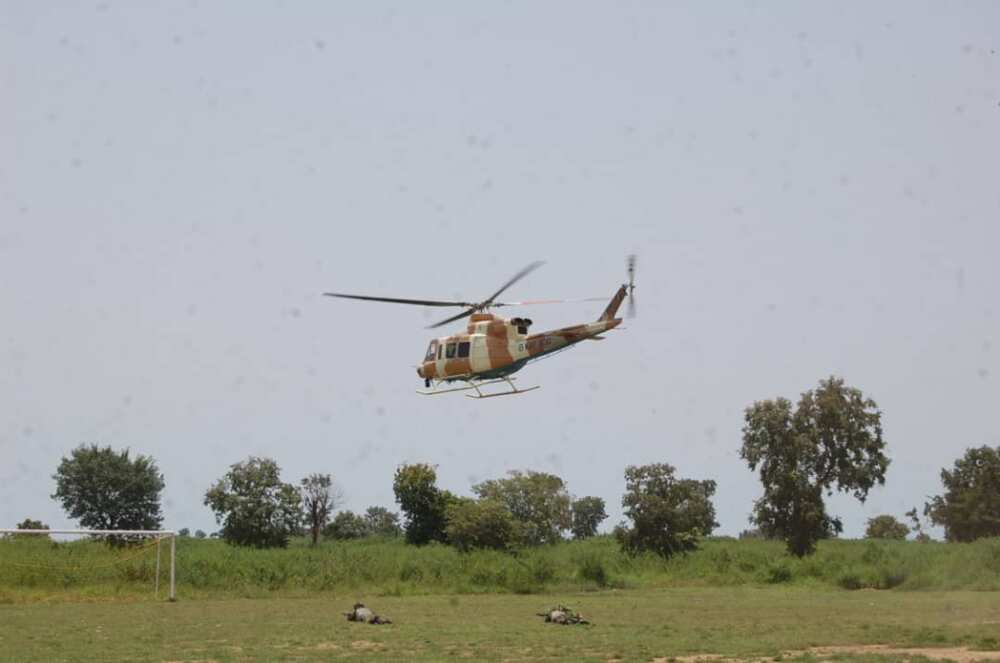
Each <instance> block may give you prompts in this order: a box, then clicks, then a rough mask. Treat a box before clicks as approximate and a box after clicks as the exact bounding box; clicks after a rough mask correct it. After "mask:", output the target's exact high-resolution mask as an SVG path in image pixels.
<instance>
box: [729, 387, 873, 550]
mask: <svg viewBox="0 0 1000 663" xmlns="http://www.w3.org/2000/svg"><path fill="white" fill-rule="evenodd" d="M884 449H885V442H884V441H883V440H882V415H881V412H879V410H878V406H877V405H876V404H875V401H873V400H871V399H870V398H865V397H864V396H863V395H862V393H861V392H860V391H859V390H857V389H855V388H853V387H847V386H845V385H844V381H843V380H841V379H839V378H834V377H831V378H829V379H827V380H820V383H819V386H818V387H817V388H816V389H815V390H813V391H807V392H805V393H804V394H802V396H801V398H800V399H799V403H798V405H797V406H796V408H795V410H794V411H793V410H792V404H791V402H790V401H789V400H787V399H785V398H777V399H775V400H773V401H758V402H756V403H754V404H753V406H752V407H749V408H747V409H746V413H745V425H744V427H743V446H742V448H741V449H740V457H742V458H743V459H744V460H746V461H747V464H748V465H749V466H750V469H751V470H757V468H758V467H759V468H760V479H761V483H763V484H764V495H763V497H761V498H760V499H758V500H757V501H756V502H755V503H754V515H753V522H754V523H755V524H756V525H757V526H758V527H759V528H760V530H761V532H763V533H764V535H765V536H767V537H768V538H780V539H783V540H784V541H785V542H786V544H787V546H788V550H789V552H791V553H792V554H794V555H797V556H799V557H802V556H804V555H807V554H811V553H812V552H813V551H814V550H815V548H816V542H817V541H818V540H820V539H824V538H829V537H831V536H835V535H836V534H837V533H839V532H840V531H841V530H842V526H841V523H840V520H839V519H837V518H833V517H831V516H829V515H828V514H827V513H826V506H825V504H824V502H823V493H824V491H825V492H827V493H829V492H831V491H832V490H834V489H836V490H839V491H843V492H846V493H851V494H852V495H854V497H855V498H857V499H859V500H861V501H862V502H863V501H864V500H865V497H866V496H867V495H868V491H869V490H870V489H871V488H872V487H873V486H874V485H875V484H876V483H878V484H882V483H885V471H886V468H887V467H888V466H889V459H888V458H887V457H886V456H885V454H884V453H883V450H884Z"/></svg>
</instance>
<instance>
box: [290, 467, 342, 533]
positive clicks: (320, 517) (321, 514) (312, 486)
mask: <svg viewBox="0 0 1000 663" xmlns="http://www.w3.org/2000/svg"><path fill="white" fill-rule="evenodd" d="M299 495H300V496H301V497H302V509H303V511H304V512H305V514H306V517H305V522H306V526H308V527H309V533H310V535H311V536H312V544H313V545H316V544H317V543H318V542H319V533H320V532H321V531H323V528H324V527H325V526H326V523H327V522H328V521H329V520H330V514H331V513H332V512H333V510H334V509H335V508H336V507H337V504H338V503H339V502H340V500H341V494H340V491H339V490H337V489H336V488H335V487H334V485H333V479H332V478H331V477H330V475H329V474H310V475H309V476H307V477H306V478H305V479H303V480H302V485H301V486H299Z"/></svg>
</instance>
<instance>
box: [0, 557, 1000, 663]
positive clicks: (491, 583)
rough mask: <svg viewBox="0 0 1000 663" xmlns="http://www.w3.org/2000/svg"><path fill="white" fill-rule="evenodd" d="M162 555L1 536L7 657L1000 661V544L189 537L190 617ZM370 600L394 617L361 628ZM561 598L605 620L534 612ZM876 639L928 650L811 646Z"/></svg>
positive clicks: (183, 566) (181, 565)
mask: <svg viewBox="0 0 1000 663" xmlns="http://www.w3.org/2000/svg"><path fill="white" fill-rule="evenodd" d="M154 552H155V549H154V548H148V549H136V548H124V549H116V548H109V547H108V546H106V545H103V544H101V543H98V542H90V541H77V542H75V543H70V544H66V543H59V544H57V543H54V542H52V541H49V540H48V539H45V538H35V539H30V538H23V537H19V538H8V539H4V540H0V661H2V662H3V663H7V662H8V661H77V660H79V661H83V660H87V661H91V660H107V661H189V662H193V661H219V662H222V661H320V660H331V659H338V658H365V659H371V660H397V661H398V660H404V661H405V660H447V659H451V658H469V659H472V660H512V661H514V660H538V659H551V660H556V659H560V660H567V659H568V660H594V661H609V660H630V661H631V660H636V661H653V660H664V661H666V660H669V659H671V658H677V659H679V660H684V658H683V657H690V656H694V655H705V654H711V655H719V656H725V657H731V658H741V659H742V658H755V657H764V656H766V657H769V660H773V659H774V658H775V657H778V658H783V659H789V658H796V659H801V660H807V661H808V660H818V659H824V660H825V659H827V658H835V659H852V660H854V659H857V660H875V661H883V660H886V659H899V660H904V659H905V660H920V659H921V656H926V657H935V656H939V655H940V654H941V653H942V652H945V653H947V654H948V655H949V656H951V657H952V658H956V659H960V660H973V658H970V656H978V657H987V656H988V657H992V660H1000V592H998V591H996V590H998V589H1000V540H997V539H993V540H983V541H978V542H976V543H974V544H944V543H935V544H918V543H913V542H872V541H824V542H821V544H820V547H819V551H818V552H817V554H816V555H814V556H812V557H809V558H805V559H802V560H799V559H795V558H792V557H789V556H787V555H786V554H785V552H784V550H783V547H782V545H781V544H780V543H776V542H770V541H754V540H750V541H734V540H731V539H710V540H707V541H705V542H704V543H703V545H702V548H701V549H700V550H699V551H697V552H695V553H693V554H690V555H684V556H677V557H675V558H672V559H670V560H662V559H660V558H658V557H655V556H638V557H629V556H627V555H623V554H622V553H621V552H620V551H619V550H618V548H617V546H616V545H615V543H614V541H612V540H611V539H609V538H607V537H603V538H598V539H596V540H591V541H584V542H567V543H563V544H558V545H553V546H545V547H542V548H537V549H531V550H526V551H523V552H521V553H519V554H517V555H509V554H503V553H496V552H489V551H479V552H474V553H471V554H463V553H458V552H456V551H455V550H453V549H451V548H448V547H446V546H425V547H421V548H416V547H412V546H407V545H405V544H404V543H402V542H401V541H378V540H370V541H355V542H349V543H339V542H330V543H326V544H324V545H321V546H319V547H316V548H312V547H309V546H307V545H305V544H304V542H302V541H297V542H295V544H294V545H293V546H292V547H290V548H289V549H287V550H263V551H261V550H251V549H241V548H233V547H230V546H228V545H226V544H225V543H222V542H221V541H211V540H207V541H206V540H194V539H182V540H180V541H178V551H177V557H178V568H177V578H178V597H179V599H180V600H179V601H178V602H177V603H168V602H166V601H164V600H162V599H163V597H164V596H165V593H164V590H163V585H164V584H165V582H166V566H165V565H164V568H163V572H162V580H161V594H160V600H156V599H154V597H153V592H152V585H153V578H154V569H155V561H154V560H155V554H154ZM355 600H362V601H364V602H365V603H367V604H369V605H370V606H372V607H373V608H374V609H375V610H376V611H378V612H379V613H381V614H384V615H388V616H389V617H391V618H392V619H393V620H394V621H395V623H394V624H392V625H391V626H369V625H364V624H353V623H348V622H347V621H346V620H345V619H344V617H343V616H342V614H341V613H342V612H343V611H345V610H347V609H348V608H349V607H350V606H351V604H352V603H353V602H354V601H355ZM557 603H566V604H568V605H570V606H572V607H573V608H575V609H577V610H580V611H581V612H583V613H584V614H585V615H586V616H587V617H588V618H589V619H591V620H592V621H593V625H591V626H579V627H563V626H554V625H546V624H544V623H543V622H542V620H541V619H540V618H539V617H536V616H535V613H536V612H539V611H542V610H545V609H547V608H549V607H551V606H552V605H555V604H557ZM873 644H883V645H891V646H894V647H897V648H899V647H903V648H907V647H909V648H912V647H930V648H931V649H927V650H926V651H923V652H915V651H906V652H904V651H894V652H893V651H887V650H880V651H877V652H875V651H863V652H862V651H856V650H854V649H850V650H837V651H821V650H816V649H814V648H817V647H830V646H849V647H851V648H856V647H859V646H863V645H873ZM956 647H964V648H972V649H973V650H976V651H978V652H979V653H978V654H975V655H971V654H969V652H967V651H965V652H963V651H959V650H954V651H949V650H948V649H947V648H956Z"/></svg>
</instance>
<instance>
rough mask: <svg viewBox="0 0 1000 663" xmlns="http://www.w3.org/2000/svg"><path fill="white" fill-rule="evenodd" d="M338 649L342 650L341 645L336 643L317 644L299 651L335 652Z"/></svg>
mask: <svg viewBox="0 0 1000 663" xmlns="http://www.w3.org/2000/svg"><path fill="white" fill-rule="evenodd" d="M336 649H340V645H338V644H337V643H336V642H317V643H316V644H314V645H309V646H308V647H299V651H334V650H336Z"/></svg>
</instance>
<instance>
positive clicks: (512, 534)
mask: <svg viewBox="0 0 1000 663" xmlns="http://www.w3.org/2000/svg"><path fill="white" fill-rule="evenodd" d="M742 433H743V443H742V446H741V448H740V450H739V453H740V457H741V458H742V459H743V460H744V461H745V462H746V463H747V466H748V467H749V469H750V470H751V471H754V472H757V473H758V475H759V477H760V481H761V485H762V488H763V494H762V495H761V497H760V498H758V499H757V500H755V501H754V502H753V503H752V504H747V505H746V507H747V510H748V512H749V513H750V523H751V525H752V526H753V528H752V529H749V530H746V531H745V532H743V533H742V534H740V539H746V540H747V541H748V542H750V541H755V540H760V541H765V542H768V545H772V544H771V542H772V541H784V543H785V545H786V548H787V550H788V552H789V553H791V554H792V555H794V556H797V557H800V558H803V557H806V556H808V555H811V554H812V553H813V552H814V551H815V550H816V547H817V545H818V543H819V542H821V541H823V540H829V539H833V538H835V537H836V536H837V535H838V534H839V533H840V532H841V531H842V525H841V522H840V519H839V518H838V517H837V516H836V515H833V514H830V513H828V512H827V511H826V503H825V497H826V496H829V495H830V494H832V493H833V492H834V491H840V492H845V493H848V494H850V495H852V496H853V497H855V498H856V499H858V500H860V501H864V500H865V498H866V497H867V495H868V492H869V491H870V489H871V488H873V487H874V486H876V485H880V484H883V483H884V482H885V477H886V471H887V469H888V467H889V464H890V459H889V458H888V457H887V456H886V455H885V450H886V443H885V440H883V438H882V412H881V411H880V410H879V409H878V406H877V405H876V403H875V402H874V401H873V400H872V399H871V398H868V397H867V396H865V395H864V394H863V393H862V392H861V391H860V390H859V389H856V388H854V387H850V386H848V385H846V384H845V383H844V381H843V380H842V379H840V378H837V377H830V378H827V379H824V380H820V381H819V384H818V385H817V386H816V387H815V388H814V389H812V390H810V391H806V392H804V393H802V394H801V395H800V397H799V400H798V402H797V403H796V404H795V405H794V406H793V403H792V401H791V400H789V399H786V398H781V397H778V398H775V399H772V400H763V401H756V402H754V403H753V404H752V405H751V406H750V407H747V408H746V410H745V412H744V426H743V430H742ZM624 472H625V484H626V489H625V493H624V494H623V495H622V496H621V506H622V507H623V509H622V512H623V515H624V517H625V520H624V521H622V522H620V523H618V524H617V526H616V527H615V528H614V537H613V540H615V541H617V543H618V545H619V548H620V552H622V553H624V554H626V555H631V556H633V557H635V558H636V559H637V560H638V559H642V558H643V556H644V555H647V554H649V553H654V554H655V555H658V556H659V557H660V558H662V559H663V560H666V559H669V558H671V557H673V556H675V555H678V554H686V553H690V552H693V551H696V550H698V548H699V546H700V545H701V543H702V541H704V540H705V538H706V537H709V536H710V535H711V534H712V532H713V531H714V530H715V528H716V527H718V523H717V522H716V521H715V505H714V504H713V501H712V500H713V497H714V495H715V489H716V482H715V480H714V479H712V478H698V479H691V478H684V477H681V476H677V474H676V469H675V468H674V467H673V466H672V465H670V464H668V463H665V462H659V463H650V464H647V465H641V466H628V467H626V468H624ZM53 478H54V479H55V480H56V492H55V494H54V495H53V498H55V499H57V500H59V501H60V502H61V503H62V505H63V508H64V509H65V510H66V512H67V514H68V515H69V516H70V517H71V518H74V519H76V520H78V521H79V522H80V524H81V525H83V526H84V527H89V528H101V529H115V528H118V529H121V528H129V529H154V528H158V527H159V526H160V525H161V523H162V520H163V515H162V512H161V507H160V496H161V493H162V491H163V488H164V479H163V476H162V475H161V474H160V473H159V471H158V469H157V466H156V462H155V460H154V459H152V458H151V457H148V456H142V455H136V456H131V455H130V452H129V450H127V449H126V450H124V451H115V450H113V449H111V447H104V448H100V447H98V446H97V445H90V446H87V445H81V446H80V447H78V448H77V449H74V450H73V451H72V453H71V454H70V455H69V457H64V458H63V459H62V460H61V463H60V464H59V466H58V468H57V470H56V473H55V475H54V476H53ZM387 479H388V477H387ZM941 479H942V483H943V484H944V487H945V492H944V494H943V495H939V496H934V497H932V498H930V501H929V502H928V503H926V504H925V505H924V509H923V515H924V516H925V517H926V518H928V519H929V521H930V522H932V523H934V524H936V525H941V526H943V527H944V529H945V536H946V538H947V540H948V541H951V542H969V541H974V540H976V539H978V538H985V537H997V536H1000V447H998V448H996V449H993V448H990V447H987V446H983V447H980V448H971V449H968V450H967V451H966V453H965V456H964V457H962V458H960V459H958V460H956V461H955V464H954V467H953V468H952V469H950V470H949V469H945V470H942V472H941ZM392 488H393V493H394V496H395V500H396V504H397V505H398V507H399V509H400V511H401V515H402V517H400V515H399V514H397V513H394V512H392V511H390V510H389V509H387V508H385V507H382V506H373V507H370V508H368V510H367V511H366V512H365V513H364V514H360V513H357V514H356V513H354V512H352V511H347V510H340V511H338V510H337V509H338V507H339V506H340V504H341V502H343V497H342V494H341V492H340V490H339V489H338V488H337V486H336V484H335V483H334V481H333V477H332V476H331V475H330V474H321V473H314V474H310V475H309V476H307V477H305V478H303V479H301V480H300V481H299V483H297V484H296V483H287V482H285V480H284V479H283V478H282V477H281V469H280V467H279V465H278V462H277V461H276V460H275V459H272V458H258V457H254V456H251V457H249V458H247V459H246V460H244V461H241V462H237V463H234V464H233V465H231V466H230V468H229V471H228V472H227V473H226V474H225V475H223V476H222V477H221V478H220V479H219V480H218V481H216V482H215V483H214V484H213V485H211V486H209V487H208V488H207V490H206V491H205V493H204V494H203V501H204V504H205V505H206V506H208V507H209V508H210V509H211V510H212V511H213V512H214V513H215V517H216V521H217V523H218V524H219V525H220V526H221V529H220V530H219V531H218V532H215V533H213V534H212V535H211V537H210V538H213V539H214V538H221V539H222V540H223V541H224V542H225V543H227V544H231V545H234V546H241V547H252V548H261V549H271V548H283V547H286V546H288V545H289V543H290V542H291V541H293V540H295V541H296V542H298V537H301V536H303V535H304V534H308V537H309V541H310V543H311V545H312V546H313V547H317V548H321V551H320V552H322V553H325V554H333V553H331V551H335V550H339V548H331V547H330V546H329V545H326V546H323V545H321V544H323V543H324V542H326V543H328V542H330V541H331V540H332V541H351V540H357V539H367V538H372V537H378V538H381V539H393V538H396V537H399V536H400V535H402V538H403V539H404V540H405V542H406V543H407V544H411V545H414V546H425V545H432V544H446V545H451V546H452V547H453V548H455V549H456V550H458V551H460V552H462V553H465V554H473V553H476V552H481V553H483V554H496V553H504V554H507V555H509V556H510V559H509V560H508V563H509V564H510V565H513V566H511V568H522V567H523V563H524V560H526V559H548V557H549V556H551V555H552V554H555V553H552V552H551V551H549V550H546V548H547V547H551V546H557V547H560V549H561V547H563V546H564V544H565V543H566V541H567V540H568V539H569V537H570V536H572V537H573V539H575V540H578V541H583V540H586V539H588V538H592V537H594V536H595V535H596V533H597V530H598V526H599V525H600V524H601V522H603V521H604V520H605V519H606V518H607V512H606V509H605V503H604V500H603V499H602V498H600V497H594V496H586V497H580V498H576V497H575V496H574V495H573V494H572V493H571V492H570V490H569V487H568V484H567V482H566V481H564V480H563V479H562V478H561V477H559V476H556V475H554V474H551V473H547V472H538V471H534V470H530V469H528V470H510V471H508V472H507V474H506V476H503V477H500V478H495V479H487V480H485V481H481V482H479V483H476V484H474V485H472V486H471V487H470V491H471V493H472V494H473V495H474V497H465V496H459V495H456V494H455V493H452V492H451V491H449V490H447V489H444V488H441V487H439V486H438V485H437V468H436V466H435V465H432V464H429V463H415V464H405V465H401V466H399V467H397V468H396V471H395V474H394V476H393V479H392ZM906 517H907V518H909V519H910V522H911V523H912V526H911V527H908V526H907V525H905V524H903V523H901V522H899V521H898V520H897V519H896V517H895V516H893V515H891V514H883V515H880V516H877V517H875V518H873V519H871V520H870V521H869V523H868V529H867V532H866V537H867V538H869V539H893V540H902V539H905V538H906V537H907V536H908V534H909V533H910V532H913V534H914V538H915V539H916V540H917V541H922V542H926V541H929V540H930V537H929V536H928V535H927V533H926V531H925V530H924V522H923V521H922V520H921V518H920V516H919V515H918V512H917V509H916V507H914V508H913V509H912V510H910V511H908V512H907V513H906ZM35 522H36V521H32V520H31V519H27V520H25V521H24V523H22V526H24V525H26V524H32V523H35ZM38 524H39V525H41V524H40V523H38ZM181 536H182V537H183V538H184V539H185V540H186V541H185V543H186V545H191V543H190V541H191V540H192V537H191V535H190V530H189V529H187V528H185V529H183V530H182V531H181ZM205 536H206V535H205V533H204V532H202V531H201V530H198V531H196V532H195V533H194V539H195V540H198V539H204V538H205ZM602 541H604V543H601V544H596V543H595V544H594V545H595V546H597V545H600V546H605V547H606V546H608V545H612V543H610V542H611V541H612V539H611V538H608V537H605V538H604V539H602ZM112 542H114V541H112ZM119 542H123V543H124V541H119ZM199 545H200V544H199ZM213 545H214V544H213ZM297 545H298V543H297ZM365 545H368V543H366V544H365ZM393 545H401V544H399V543H397V544H393ZM600 549H601V550H604V548H600ZM234 554H236V553H234ZM317 554H320V553H319V552H318V553H317ZM423 554H424V553H417V552H414V555H415V556H419V555H423ZM585 566H586V569H587V570H584V571H581V573H582V574H583V577H586V578H592V579H595V581H599V584H600V582H604V581H606V580H607V579H608V578H613V577H615V575H614V573H610V572H609V570H608V569H609V567H608V564H606V563H605V562H602V563H601V565H600V566H599V567H598V566H596V565H595V564H593V563H590V562H588V564H587V565H585ZM615 566H621V564H620V563H618V562H616V563H615ZM782 568H785V567H782ZM775 573H777V574H779V575H781V574H784V573H786V571H784V570H778V571H775ZM824 573H825V572H824ZM539 574H540V575H539ZM539 574H534V575H531V574H529V575H531V577H535V578H536V579H537V580H538V582H546V581H547V580H546V577H545V573H542V572H539ZM522 575H523V574H522ZM824 577H826V576H825V575H824ZM511 578H520V576H517V575H516V574H512V573H508V574H505V575H504V577H503V580H502V581H500V580H498V581H497V582H495V583H494V584H495V585H497V586H503V587H507V588H508V589H510V588H512V586H511V583H514V584H517V583H520V582H521V580H516V581H515V580H511ZM522 579H523V578H522ZM474 584H475V583H474ZM842 584H859V585H861V586H873V585H872V582H870V581H869V580H866V579H865V578H860V579H858V580H857V581H856V582H854V581H851V582H849V581H848V580H844V581H843V583H842Z"/></svg>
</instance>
